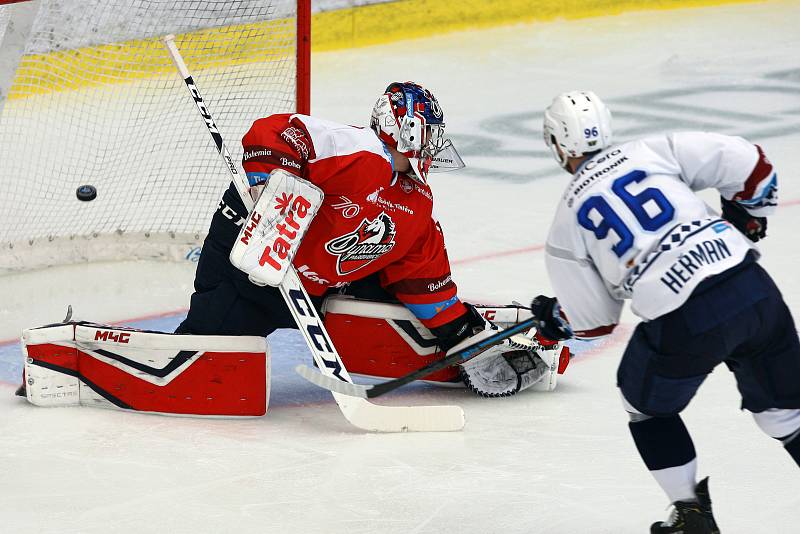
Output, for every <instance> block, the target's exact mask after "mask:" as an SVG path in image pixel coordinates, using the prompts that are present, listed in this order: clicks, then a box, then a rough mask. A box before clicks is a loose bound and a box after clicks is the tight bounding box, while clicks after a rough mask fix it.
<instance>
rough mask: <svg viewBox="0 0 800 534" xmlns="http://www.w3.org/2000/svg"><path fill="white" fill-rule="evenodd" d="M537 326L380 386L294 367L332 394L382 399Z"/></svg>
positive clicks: (506, 333) (531, 322)
mask: <svg viewBox="0 0 800 534" xmlns="http://www.w3.org/2000/svg"><path fill="white" fill-rule="evenodd" d="M534 326H536V319H534V318H533V317H531V318H530V319H528V320H526V321H522V322H521V323H517V324H516V325H514V326H512V327H511V328H508V329H506V330H501V331H499V332H498V333H496V334H494V335H492V336H489V337H487V338H484V339H482V340H481V341H478V342H477V343H474V344H472V345H469V346H467V347H464V348H463V349H461V350H459V351H457V352H454V353H453V354H449V355H447V356H445V357H444V358H442V359H441V360H436V361H435V362H432V363H430V364H428V365H426V366H425V367H421V368H419V369H417V370H416V371H412V372H411V373H408V374H407V375H405V376H401V377H400V378H395V379H393V380H387V381H386V382H380V383H378V384H373V385H371V386H365V385H363V384H353V383H350V382H342V381H341V380H335V379H333V378H331V377H330V376H326V375H323V374H320V373H319V372H317V371H315V370H314V369H311V368H310V367H308V366H307V365H298V366H297V367H295V368H294V369H295V371H297V374H299V375H300V376H302V377H303V378H305V379H306V380H308V381H309V382H311V383H312V384H315V385H317V386H319V387H321V388H323V389H327V390H329V391H332V392H335V393H341V394H342V395H349V396H351V397H360V398H362V399H373V398H375V397H380V396H381V395H383V394H384V393H389V392H390V391H393V390H395V389H397V388H399V387H400V386H404V385H406V384H408V383H409V382H413V381H414V380H419V379H420V378H424V377H426V376H428V375H429V374H431V373H435V372H436V371H438V370H440V369H444V368H445V367H450V366H451V365H455V364H458V363H460V362H462V361H464V360H468V359H470V358H473V357H475V356H477V355H478V354H480V353H482V352H483V351H485V350H487V349H489V348H490V347H492V346H494V345H497V344H498V343H500V342H502V341H503V340H505V339H508V338H510V337H512V336H515V335H517V334H520V333H522V332H524V331H526V330H530V329H531V328H533V327H534Z"/></svg>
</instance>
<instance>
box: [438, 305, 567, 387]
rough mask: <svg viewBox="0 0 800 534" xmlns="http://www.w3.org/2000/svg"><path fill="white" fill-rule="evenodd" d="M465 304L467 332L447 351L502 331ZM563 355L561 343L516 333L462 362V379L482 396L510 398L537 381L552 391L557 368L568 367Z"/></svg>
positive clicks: (451, 351)
mask: <svg viewBox="0 0 800 534" xmlns="http://www.w3.org/2000/svg"><path fill="white" fill-rule="evenodd" d="M466 306H467V309H468V310H469V312H468V313H467V317H465V325H466V330H464V332H466V334H467V335H466V336H464V337H462V340H461V341H460V342H459V343H458V344H456V345H455V346H453V347H452V348H451V349H450V350H449V351H448V354H451V353H453V352H456V351H458V350H460V349H462V348H464V347H466V346H468V345H471V344H473V343H476V342H478V341H480V340H482V339H484V338H486V337H489V336H491V335H493V334H494V333H496V332H497V331H498V330H499V328H498V327H497V326H495V325H493V324H492V323H490V322H489V321H487V320H486V319H484V318H483V317H481V316H480V314H478V312H477V311H476V310H475V308H474V307H472V306H470V305H469V304H466ZM470 334H471V335H470ZM545 354H546V357H545V358H544V359H543V355H545ZM560 355H561V347H560V345H559V344H550V345H549V346H547V347H545V346H543V345H542V344H539V343H537V342H536V341H534V340H533V339H532V337H528V336H522V335H517V336H514V337H512V338H511V339H508V340H506V341H504V342H503V343H500V344H498V345H494V346H493V347H491V348H489V349H487V350H486V351H485V352H482V353H481V354H479V355H477V356H475V357H474V358H472V359H470V360H468V361H466V362H463V363H462V364H461V365H460V367H461V370H460V378H461V379H462V380H463V381H464V384H466V386H467V387H468V388H469V389H470V390H472V391H473V392H474V393H476V394H478V395H480V396H482V397H509V396H511V395H515V394H517V393H519V392H520V391H522V390H524V389H528V388H530V387H532V386H534V385H537V384H538V386H537V388H536V389H539V390H544V391H550V390H552V389H555V386H556V380H557V374H558V371H559V370H560V371H561V372H563V369H564V367H566V365H562V366H561V367H560V366H559V363H558V360H559V356H560ZM566 358H567V359H568V358H569V352H567V353H566ZM545 359H547V360H548V361H545Z"/></svg>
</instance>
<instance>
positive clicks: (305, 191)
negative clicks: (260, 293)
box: [230, 169, 324, 286]
mask: <svg viewBox="0 0 800 534" xmlns="http://www.w3.org/2000/svg"><path fill="white" fill-rule="evenodd" d="M323 197H324V194H323V193H322V190H321V189H320V188H318V187H317V186H315V185H314V184H312V183H311V182H309V181H307V180H303V179H302V178H298V177H297V176H294V175H292V174H291V173H289V172H286V171H284V170H282V169H278V170H275V171H272V173H271V174H270V178H269V181H268V182H267V184H266V186H265V187H264V190H263V191H262V192H261V195H260V196H259V197H258V201H256V204H255V206H254V207H253V210H252V211H251V212H250V215H248V217H247V220H246V221H245V224H244V225H243V226H242V229H241V231H240V232H239V236H238V237H237V239H236V242H235V243H234V245H233V249H231V254H230V261H231V263H232V264H233V265H234V266H235V267H236V268H237V269H240V270H241V271H244V272H245V273H247V274H248V276H249V278H250V280H251V281H252V282H253V283H254V284H257V285H262V286H263V285H270V286H278V285H280V283H281V281H282V280H283V278H284V276H285V275H286V271H287V270H288V269H289V266H290V265H291V264H292V259H293V258H294V256H295V254H296V253H297V249H298V248H299V247H300V242H301V241H302V239H303V235H305V232H306V230H308V227H309V225H310V224H311V221H312V219H313V218H314V215H316V213H317V210H318V209H319V207H320V206H321V205H322V199H323Z"/></svg>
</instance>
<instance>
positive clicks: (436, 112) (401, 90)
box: [370, 82, 464, 183]
mask: <svg viewBox="0 0 800 534" xmlns="http://www.w3.org/2000/svg"><path fill="white" fill-rule="evenodd" d="M370 128H372V130H373V131H374V132H375V133H376V134H377V135H378V137H380V139H381V141H383V142H384V143H386V144H387V145H389V146H390V147H392V148H395V149H397V151H398V152H400V153H401V154H403V155H404V156H406V157H408V158H409V160H410V162H411V168H412V169H413V171H414V176H413V177H414V178H416V179H418V180H419V181H421V182H422V183H425V181H426V180H427V177H428V172H429V171H430V172H437V171H448V170H453V169H460V168H462V167H464V162H463V161H462V160H461V157H460V156H459V155H458V152H456V149H455V147H453V143H452V142H451V141H450V140H449V139H447V138H445V136H444V113H443V112H442V108H441V107H440V106H439V102H438V101H437V100H436V97H435V96H433V93H431V92H430V91H429V90H427V89H425V88H424V87H422V86H421V85H419V84H416V83H414V82H403V83H401V82H395V83H392V84H390V85H389V86H388V87H387V88H386V91H384V93H383V94H382V95H381V96H380V97H379V98H378V101H377V102H376V103H375V106H374V107H373V108H372V117H371V118H370Z"/></svg>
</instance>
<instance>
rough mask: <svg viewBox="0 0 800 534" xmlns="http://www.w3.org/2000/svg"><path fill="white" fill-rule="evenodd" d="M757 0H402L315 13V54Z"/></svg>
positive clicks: (313, 30) (313, 42)
mask: <svg viewBox="0 0 800 534" xmlns="http://www.w3.org/2000/svg"><path fill="white" fill-rule="evenodd" d="M744 3H756V2H754V0H638V1H637V0H396V1H393V2H388V3H382V4H373V5H366V6H361V7H355V8H350V9H342V10H338V11H329V12H324V13H318V14H316V15H314V17H313V20H312V24H313V25H312V29H311V35H312V40H311V42H312V46H313V50H314V51H315V52H319V51H325V50H335V49H340V48H353V47H360V46H369V45H375V44H381V43H387V42H391V41H397V40H401V39H415V38H419V37H430V36H431V35H436V34H441V33H446V32H452V31H459V30H467V29H473V28H490V27H495V26H503V25H508V24H516V23H524V22H537V21H538V22H545V21H552V20H555V19H567V20H568V19H580V18H589V17H602V16H607V15H619V14H620V13H624V12H629V11H642V10H667V9H679V8H688V7H705V6H718V5H723V4H744Z"/></svg>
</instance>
